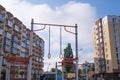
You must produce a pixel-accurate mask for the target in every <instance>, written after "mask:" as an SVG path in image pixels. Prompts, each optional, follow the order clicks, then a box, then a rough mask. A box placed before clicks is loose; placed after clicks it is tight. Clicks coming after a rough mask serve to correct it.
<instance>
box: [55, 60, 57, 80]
mask: <svg viewBox="0 0 120 80" xmlns="http://www.w3.org/2000/svg"><path fill="white" fill-rule="evenodd" d="M55 69H56V80H57V62H56V65H55Z"/></svg>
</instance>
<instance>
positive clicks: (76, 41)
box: [29, 19, 78, 80]
mask: <svg viewBox="0 0 120 80" xmlns="http://www.w3.org/2000/svg"><path fill="white" fill-rule="evenodd" d="M34 25H44V27H43V28H41V29H37V30H33V27H34ZM46 26H49V27H51V26H55V27H64V29H65V31H66V32H69V33H72V34H74V35H75V53H76V58H77V59H78V34H77V32H78V31H77V29H78V26H77V24H75V26H70V25H59V24H45V23H34V20H33V19H32V21H31V37H32V38H30V43H31V47H30V48H31V51H30V55H32V41H33V31H40V30H44V29H45V28H46ZM66 27H69V28H75V32H72V31H69V30H67V29H66ZM31 61H32V60H30V63H31V64H30V65H32V62H31ZM29 76H30V74H29ZM29 80H31V79H30V78H29ZM76 80H78V60H76Z"/></svg>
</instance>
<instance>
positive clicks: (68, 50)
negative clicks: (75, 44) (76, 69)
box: [64, 43, 73, 73]
mask: <svg viewBox="0 0 120 80" xmlns="http://www.w3.org/2000/svg"><path fill="white" fill-rule="evenodd" d="M68 58H73V51H72V48H71V44H70V43H68V46H67V47H66V48H65V49H64V60H65V59H68ZM69 64H70V65H73V62H66V63H65V71H66V72H67V73H69V72H73V66H67V65H69Z"/></svg>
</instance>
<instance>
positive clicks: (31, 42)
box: [27, 19, 34, 80]
mask: <svg viewBox="0 0 120 80" xmlns="http://www.w3.org/2000/svg"><path fill="white" fill-rule="evenodd" d="M33 23H34V20H33V19H32V21H31V31H30V47H29V56H30V59H29V64H28V71H27V80H31V78H32V77H31V70H32V47H33Z"/></svg>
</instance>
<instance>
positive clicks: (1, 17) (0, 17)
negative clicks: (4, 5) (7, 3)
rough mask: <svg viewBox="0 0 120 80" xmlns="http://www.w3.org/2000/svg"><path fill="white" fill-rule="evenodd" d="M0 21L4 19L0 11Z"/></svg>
mask: <svg viewBox="0 0 120 80" xmlns="http://www.w3.org/2000/svg"><path fill="white" fill-rule="evenodd" d="M0 21H1V22H3V21H4V15H3V14H2V13H0Z"/></svg>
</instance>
